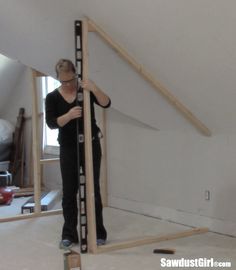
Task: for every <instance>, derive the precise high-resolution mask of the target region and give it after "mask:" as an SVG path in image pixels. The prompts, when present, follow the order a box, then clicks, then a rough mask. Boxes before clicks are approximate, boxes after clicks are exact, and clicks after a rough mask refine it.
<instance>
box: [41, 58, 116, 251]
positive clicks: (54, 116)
mask: <svg viewBox="0 0 236 270" xmlns="http://www.w3.org/2000/svg"><path fill="white" fill-rule="evenodd" d="M55 70H56V75H57V78H58V80H59V81H60V83H61V86H60V87H59V88H58V89H55V90H54V91H53V92H51V93H49V94H48V95H47V97H46V104H45V106H46V122H47V125H48V126H49V128H51V129H54V128H58V129H59V135H58V142H59V145H60V167H61V175H62V187H63V197H62V209H63V216H64V225H63V229H62V239H61V242H60V248H63V249H67V248H70V247H71V246H72V245H73V243H78V242H79V237H78V232H77V223H78V220H77V217H78V208H77V192H78V168H77V131H76V126H77V125H76V122H77V119H79V120H78V121H79V125H78V126H79V130H80V132H81V131H82V130H83V112H82V108H81V107H80V106H77V100H76V97H77V90H78V80H77V76H76V69H75V66H74V64H73V63H72V62H71V61H70V60H68V59H60V60H59V61H58V63H57V64H56V66H55ZM80 86H81V87H82V88H83V89H84V90H85V91H89V92H90V103H91V104H90V105H91V128H92V146H93V170H94V172H93V173H94V193H95V213H96V231H97V244H98V245H103V244H105V242H106V238H107V232H106V229H105V227H104V224H103V215H102V201H101V194H100V185H99V175H100V163H101V145H100V140H99V134H100V129H99V127H98V126H97V124H96V119H95V113H94V103H96V104H97V105H99V106H101V107H103V108H108V107H109V106H110V104H111V101H110V99H109V97H108V96H107V95H106V94H105V93H103V92H102V91H101V90H100V89H99V88H98V87H96V86H95V84H94V83H93V82H91V81H89V80H87V81H81V82H80ZM79 149H80V153H79V155H80V157H79V158H80V162H81V163H82V165H83V167H84V160H83V159H84V154H83V151H84V144H83V143H81V144H80V147H79Z"/></svg>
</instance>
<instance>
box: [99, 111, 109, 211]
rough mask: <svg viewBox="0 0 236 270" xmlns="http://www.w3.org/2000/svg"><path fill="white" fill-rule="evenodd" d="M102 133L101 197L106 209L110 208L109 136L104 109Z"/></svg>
mask: <svg viewBox="0 0 236 270" xmlns="http://www.w3.org/2000/svg"><path fill="white" fill-rule="evenodd" d="M100 127H101V131H102V134H103V138H102V140H101V145H102V163H101V174H100V175H101V180H100V181H101V182H100V183H101V196H102V204H103V206H104V207H107V206H108V198H107V194H108V191H107V136H106V110H104V109H102V117H101V124H100Z"/></svg>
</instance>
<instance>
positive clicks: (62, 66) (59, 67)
mask: <svg viewBox="0 0 236 270" xmlns="http://www.w3.org/2000/svg"><path fill="white" fill-rule="evenodd" d="M55 71H56V75H57V78H58V77H59V73H60V72H61V71H63V72H73V73H76V68H75V65H74V64H73V63H72V61H71V60H69V59H60V60H59V61H58V62H57V63H56V66H55Z"/></svg>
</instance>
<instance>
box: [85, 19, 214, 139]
mask: <svg viewBox="0 0 236 270" xmlns="http://www.w3.org/2000/svg"><path fill="white" fill-rule="evenodd" d="M86 19H87V20H88V24H89V31H91V32H96V33H97V34H98V35H99V36H100V37H101V38H102V39H103V40H104V41H106V43H107V44H108V45H109V46H111V47H112V48H113V49H114V50H115V51H116V52H117V53H118V55H119V56H121V57H122V58H123V59H124V60H125V61H127V62H128V63H129V64H130V65H131V66H132V67H133V68H134V69H135V70H136V71H137V72H138V74H140V75H141V76H142V77H143V78H144V79H145V80H146V81H147V82H149V83H150V84H151V85H152V86H153V87H154V89H155V90H157V92H158V93H161V94H162V95H163V96H164V97H165V98H166V99H167V100H168V101H169V102H170V104H171V105H172V106H174V107H175V108H176V109H177V110H178V111H179V112H181V114H182V115H183V116H184V117H185V118H186V119H187V120H188V121H190V123H191V124H192V125H194V126H195V127H196V128H197V129H198V130H199V131H200V132H201V133H203V134H204V135H206V136H211V131H210V130H209V129H208V127H207V126H206V125H205V124H203V122H201V121H200V120H199V119H198V118H197V117H196V116H195V115H194V114H193V113H192V112H191V111H190V110H189V109H188V108H187V107H186V106H185V105H184V104H183V103H182V102H180V101H179V99H177V98H176V97H175V96H174V95H173V94H172V93H171V92H170V91H169V90H168V89H167V88H166V87H164V86H163V85H162V84H161V83H160V82H159V81H157V80H156V79H155V78H154V76H152V75H151V73H150V72H149V71H147V70H146V69H145V68H144V67H143V66H142V65H140V64H139V63H138V62H137V61H136V60H135V59H134V58H133V57H132V56H131V55H130V54H129V53H128V52H127V51H126V50H125V49H124V48H123V47H122V46H121V45H120V44H118V43H117V42H115V41H114V40H113V38H112V37H111V36H110V35H109V34H107V33H106V32H105V31H104V30H103V29H102V28H101V27H100V26H99V25H98V24H96V23H95V22H94V21H93V20H91V19H90V18H89V17H87V16H86Z"/></svg>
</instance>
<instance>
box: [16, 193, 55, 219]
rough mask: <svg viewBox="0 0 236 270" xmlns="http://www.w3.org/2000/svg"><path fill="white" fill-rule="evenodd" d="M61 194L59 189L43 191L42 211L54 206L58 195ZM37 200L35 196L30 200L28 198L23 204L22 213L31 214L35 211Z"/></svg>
mask: <svg viewBox="0 0 236 270" xmlns="http://www.w3.org/2000/svg"><path fill="white" fill-rule="evenodd" d="M59 195H60V191H59V190H52V191H50V192H42V194H41V200H40V204H41V211H48V210H50V209H52V208H53V206H54V205H55V203H56V201H57V199H58V197H59ZM34 207H35V202H34V196H32V197H31V198H30V199H29V200H27V201H26V202H25V203H24V204H23V205H22V206H21V214H29V213H33V212H34Z"/></svg>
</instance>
